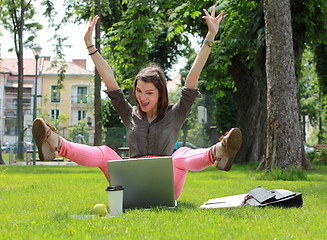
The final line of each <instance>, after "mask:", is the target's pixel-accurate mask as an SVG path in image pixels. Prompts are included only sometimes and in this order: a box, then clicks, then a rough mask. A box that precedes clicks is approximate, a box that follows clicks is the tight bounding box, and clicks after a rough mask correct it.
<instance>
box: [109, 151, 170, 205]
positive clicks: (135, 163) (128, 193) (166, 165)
mask: <svg viewBox="0 0 327 240" xmlns="http://www.w3.org/2000/svg"><path fill="white" fill-rule="evenodd" d="M108 173H109V183H110V185H121V186H123V188H124V196H123V204H124V205H123V207H124V209H129V208H150V207H156V206H166V207H175V189H174V176H173V164H172V158H171V157H150V158H138V159H125V160H114V161H108Z"/></svg>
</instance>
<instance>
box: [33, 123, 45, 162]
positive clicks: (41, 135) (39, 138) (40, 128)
mask: <svg viewBox="0 0 327 240" xmlns="http://www.w3.org/2000/svg"><path fill="white" fill-rule="evenodd" d="M32 134H33V138H34V141H35V144H36V146H37V149H38V152H39V159H40V160H41V161H44V155H43V151H42V145H43V143H44V141H45V139H46V129H45V126H44V123H43V122H42V120H40V119H35V120H34V122H33V126H32Z"/></svg>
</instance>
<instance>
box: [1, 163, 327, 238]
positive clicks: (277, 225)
mask: <svg viewBox="0 0 327 240" xmlns="http://www.w3.org/2000/svg"><path fill="white" fill-rule="evenodd" d="M261 175H262V173H261V172H257V171H255V170H253V165H245V166H244V165H234V166H233V169H232V170H231V171H230V172H228V173H225V172H219V171H216V170H215V168H214V167H210V168H208V169H206V170H204V171H201V172H190V173H189V174H188V177H187V180H186V184H185V187H184V190H183V193H182V195H181V196H180V198H179V201H178V202H179V207H178V208H177V209H175V210H169V209H164V208H154V209H151V210H144V209H135V210H130V211H126V212H125V213H124V214H123V215H122V216H121V217H115V218H100V217H95V218H84V219H76V218H73V217H71V215H92V214H94V213H93V211H92V208H93V206H94V205H95V204H97V203H105V204H106V205H107V197H106V193H105V188H106V187H107V182H106V179H105V177H104V176H103V174H102V173H101V172H100V170H98V169H97V168H86V167H81V166H0V239H10V240H11V239H43V240H45V239H265V240H266V239H327V230H326V229H327V228H326V226H327V217H326V216H327V213H326V208H327V184H326V182H327V166H321V165H319V166H316V168H315V169H314V170H311V171H309V172H307V173H306V180H302V181H282V180H277V181H276V180H274V181H272V180H265V179H261V178H260V176H261ZM257 186H262V187H264V188H266V189H274V188H284V189H288V190H292V191H296V192H302V193H303V201H304V204H303V207H302V208H290V209H280V208H263V209H261V208H255V207H244V208H235V209H214V210H213V209H199V206H200V205H201V204H203V203H204V202H205V201H207V200H208V199H210V198H217V197H224V196H230V195H235V194H241V193H246V192H247V191H249V190H250V189H252V188H254V187H257Z"/></svg>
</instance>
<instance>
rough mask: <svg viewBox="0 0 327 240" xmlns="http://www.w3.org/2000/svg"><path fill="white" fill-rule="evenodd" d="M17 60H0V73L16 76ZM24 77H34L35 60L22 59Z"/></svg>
mask: <svg viewBox="0 0 327 240" xmlns="http://www.w3.org/2000/svg"><path fill="white" fill-rule="evenodd" d="M17 61H18V60H17V58H4V59H1V60H0V72H2V73H10V74H11V75H18V62H17ZM23 64H24V75H35V59H24V60H23Z"/></svg>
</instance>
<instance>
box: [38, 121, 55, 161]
mask: <svg viewBox="0 0 327 240" xmlns="http://www.w3.org/2000/svg"><path fill="white" fill-rule="evenodd" d="M54 131H56V129H55V128H54V127H52V126H50V125H49V124H47V123H46V122H45V121H44V120H43V119H42V118H36V119H35V120H34V122H33V126H32V134H33V138H34V141H35V144H36V146H37V149H38V152H39V158H40V160H41V161H45V160H53V159H55V158H56V157H57V156H58V153H59V149H60V147H61V137H59V135H58V134H56V133H55V132H54Z"/></svg>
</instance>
